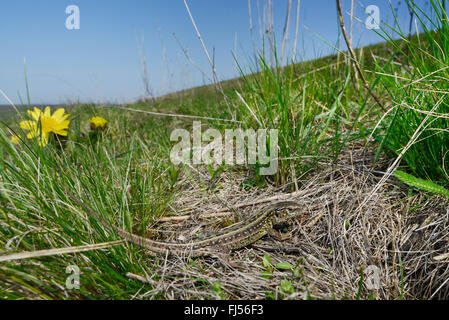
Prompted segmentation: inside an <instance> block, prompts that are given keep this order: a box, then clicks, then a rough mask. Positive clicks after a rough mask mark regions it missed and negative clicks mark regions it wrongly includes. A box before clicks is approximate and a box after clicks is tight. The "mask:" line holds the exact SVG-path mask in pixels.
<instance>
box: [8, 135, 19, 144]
mask: <svg viewBox="0 0 449 320" xmlns="http://www.w3.org/2000/svg"><path fill="white" fill-rule="evenodd" d="M10 140H11V142H12V143H13V144H19V143H20V139H19V137H18V136H16V135H12V136H11V138H10Z"/></svg>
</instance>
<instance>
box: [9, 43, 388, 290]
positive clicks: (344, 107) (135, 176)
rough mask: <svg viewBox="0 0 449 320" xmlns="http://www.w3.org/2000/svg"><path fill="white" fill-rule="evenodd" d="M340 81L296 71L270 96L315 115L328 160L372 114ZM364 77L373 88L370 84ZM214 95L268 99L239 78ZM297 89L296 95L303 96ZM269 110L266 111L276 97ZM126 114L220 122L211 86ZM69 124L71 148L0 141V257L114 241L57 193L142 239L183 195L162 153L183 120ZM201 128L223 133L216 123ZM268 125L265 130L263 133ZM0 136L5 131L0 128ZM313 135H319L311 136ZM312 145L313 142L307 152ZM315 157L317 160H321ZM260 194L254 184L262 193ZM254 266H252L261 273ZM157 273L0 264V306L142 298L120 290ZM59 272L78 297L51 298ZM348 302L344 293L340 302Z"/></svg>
mask: <svg viewBox="0 0 449 320" xmlns="http://www.w3.org/2000/svg"><path fill="white" fill-rule="evenodd" d="M363 51H364V57H371V53H374V54H375V55H377V56H382V57H384V58H386V59H388V58H389V55H390V54H391V52H390V49H389V47H388V46H386V45H384V44H381V45H375V46H371V47H368V48H364V50H363ZM364 64H365V65H364V67H365V68H366V69H371V68H372V61H371V58H367V59H366V60H365V62H364ZM348 72H349V71H348V65H347V64H346V63H345V58H344V57H343V56H342V55H338V56H332V57H326V58H322V59H318V60H316V61H311V62H307V63H303V64H298V65H295V66H291V67H288V68H287V70H286V71H285V74H287V75H288V76H286V79H287V81H286V82H288V84H289V86H288V90H285V89H282V90H283V91H281V93H282V94H285V96H288V97H292V100H291V101H290V100H289V103H288V104H287V107H288V108H289V110H290V109H291V110H292V111H293V112H294V115H296V116H298V112H299V111H300V110H301V108H303V110H304V108H305V107H307V108H308V109H309V110H311V109H312V108H313V110H314V112H315V114H314V115H315V116H320V115H321V116H323V115H324V120H320V119H317V118H314V119H312V120H311V122H310V125H312V126H317V127H319V126H320V125H323V123H324V124H326V125H327V126H326V128H325V131H324V130H323V131H319V132H318V133H319V134H320V139H321V140H323V141H327V142H329V141H330V143H328V144H327V145H326V146H329V147H328V149H326V157H327V158H329V159H332V158H336V157H337V156H338V153H339V151H340V150H341V149H343V148H346V147H347V145H345V144H343V142H346V143H351V141H353V140H355V139H360V138H361V139H362V141H363V136H364V135H363V134H362V133H361V132H360V129H361V128H365V129H364V130H368V129H369V128H372V127H373V125H374V123H375V121H376V120H377V119H378V117H379V115H380V112H379V110H377V109H376V108H372V107H371V106H372V105H373V104H372V102H370V101H368V103H366V101H365V99H364V98H363V97H364V96H365V95H364V94H363V91H362V90H361V89H360V84H359V88H357V86H356V85H353V83H352V81H349V82H348V83H346V84H345V80H346V79H347V75H348ZM254 77H255V78H257V76H254ZM368 77H369V79H370V80H373V78H372V74H371V75H369V76H368ZM250 78H251V77H250ZM251 83H252V84H254V82H251ZM223 86H224V88H225V92H226V93H227V94H228V96H229V98H230V100H231V101H232V102H233V103H235V104H236V105H238V106H239V108H242V106H241V103H239V101H238V99H237V97H236V95H235V93H234V90H235V89H237V90H239V91H240V92H241V93H242V95H243V96H244V97H245V99H249V100H251V99H254V100H251V101H252V102H253V103H254V104H258V103H259V105H263V102H266V101H264V100H263V99H264V98H265V96H264V94H265V93H267V92H268V91H270V88H271V87H268V88H265V89H263V90H267V91H263V90H262V91H261V92H259V95H257V94H255V91H253V89H251V88H249V87H248V83H246V84H245V82H244V81H242V79H235V80H231V81H225V82H224V83H223ZM342 88H344V92H343V94H341V93H342V92H341V89H342ZM305 90H306V92H307V94H306V95H304V94H303V92H304V91H305ZM261 97H262V98H261ZM272 98H273V97H269V99H272ZM257 99H261V100H257ZM267 101H268V100H267ZM269 101H271V102H273V101H274V102H273V103H277V102H276V97H275V99H274V100H269ZM284 102H285V101H284ZM365 104H366V105H365ZM333 105H336V106H337V108H336V110H337V111H335V112H334V113H331V111H332V106H333ZM361 106H365V108H364V109H365V111H364V112H363V114H360V115H359V110H360V108H361ZM130 107H133V108H136V109H146V110H152V111H160V112H169V113H179V114H190V115H205V116H210V117H216V118H226V117H228V115H227V114H226V106H225V104H224V101H223V99H222V96H221V94H220V93H219V92H217V91H216V90H215V88H214V86H205V87H200V88H194V89H190V90H185V91H183V92H179V93H175V94H170V95H167V96H165V97H162V98H159V99H157V100H156V101H155V102H149V101H147V102H145V101H143V102H139V103H136V104H135V105H132V106H130ZM243 109H244V108H242V109H239V110H240V113H238V118H239V119H241V120H242V121H244V122H245V123H246V124H247V125H248V126H249V127H252V120H251V117H249V116H248V115H247V114H245V112H244V111H242V110H243ZM71 114H72V115H71V121H72V122H71V127H70V137H69V140H70V141H69V143H68V144H67V146H66V147H65V148H64V149H61V148H59V147H57V146H54V147H53V146H49V148H46V150H42V149H41V148H39V147H37V146H35V145H31V144H29V146H25V145H24V144H23V143H22V144H21V145H20V146H18V147H17V148H14V147H13V146H12V145H10V144H9V143H8V142H7V141H8V135H7V133H6V134H4V135H2V140H3V141H0V156H1V157H2V159H3V160H2V161H1V162H0V176H1V180H0V189H1V192H0V204H1V205H0V256H1V255H4V254H8V253H13V252H21V251H33V250H41V249H47V248H61V247H68V246H80V245H85V244H91V243H101V242H107V241H111V240H115V239H116V236H114V235H113V234H111V233H110V232H108V231H105V230H104V228H102V227H101V226H100V225H98V223H96V222H94V221H91V220H90V221H88V220H87V219H86V215H85V213H83V211H82V210H81V209H80V208H77V207H76V206H74V205H73V204H72V203H71V201H70V200H69V199H68V198H67V196H66V195H65V192H64V188H66V189H72V190H73V189H75V190H76V191H78V192H80V193H82V194H84V201H85V202H86V203H88V204H89V205H91V206H92V207H93V208H95V210H97V211H98V212H99V213H100V214H101V215H103V216H104V217H105V218H106V219H108V220H109V221H111V223H117V224H119V225H120V226H123V227H125V228H127V229H129V230H131V229H132V230H133V231H134V232H137V233H139V234H142V235H150V234H149V233H148V231H145V229H146V226H147V224H148V223H151V222H152V221H154V219H155V218H157V217H160V216H163V215H167V214H170V212H171V211H172V210H171V207H170V206H169V204H170V203H171V201H172V200H173V199H174V198H177V197H180V196H182V193H183V190H182V188H183V187H185V181H186V178H185V175H186V173H185V171H184V169H183V168H177V167H174V166H173V165H172V164H171V163H170V162H169V151H170V148H171V146H172V144H171V143H170V141H169V136H170V132H171V131H172V130H173V129H174V128H182V127H186V128H189V127H190V126H191V123H192V122H191V120H184V119H180V118H166V117H159V116H151V115H143V114H141V113H132V112H127V111H123V110H118V109H113V108H102V107H101V106H82V107H79V108H76V107H75V108H74V109H72V110H71ZM93 115H100V116H102V117H104V118H106V119H107V120H108V121H109V123H108V128H107V130H106V131H104V132H102V133H100V134H99V135H94V134H92V133H90V131H89V129H88V124H87V119H88V118H89V117H91V116H93ZM289 116H290V115H289ZM298 117H299V116H298ZM295 119H296V118H295ZM298 119H299V118H298ZM328 119H330V120H328ZM356 119H357V124H356V125H355V126H354V125H353V124H354V120H356ZM203 123H204V124H205V125H210V126H214V127H218V128H221V129H223V128H224V126H222V124H220V123H217V122H206V121H203ZM9 124H10V126H11V128H13V129H15V128H17V122H15V119H11V120H10V121H9ZM273 125H274V126H275V125H276V123H275V122H273ZM362 125H363V126H362ZM5 131H6V132H8V129H6V130H5ZM292 132H296V131H292ZM322 132H324V135H321V133H322ZM315 139H316V136H315ZM316 140H317V139H316ZM316 145H317V146H318V145H320V146H321V142H320V141H317V143H316ZM288 152H292V151H291V150H289V151H288ZM310 152H311V154H312V156H313V157H315V156H316V154H317V153H314V152H316V150H310ZM319 152H324V151H322V149H320V150H319ZM289 154H291V153H289ZM295 155H296V153H295ZM303 164H304V163H303V162H298V163H294V165H295V168H296V170H297V171H296V170H291V167H290V165H288V166H286V167H285V168H282V170H284V171H282V175H281V176H279V178H278V180H276V181H275V182H277V184H278V185H279V184H285V183H288V182H289V181H291V179H292V173H293V171H295V173H298V174H302V173H303V172H302V171H300V169H301V167H302V166H303ZM312 165H316V163H314V164H312ZM229 170H231V168H229ZM272 182H273V181H272V180H268V183H272ZM265 183H266V182H265V181H262V186H263V185H264V184H265ZM258 263H260V264H261V265H262V263H263V262H262V261H259V262H258ZM163 264H164V259H162V258H152V257H149V256H148V255H147V254H146V253H145V252H144V251H143V250H141V249H139V248H137V247H135V246H133V245H126V246H117V247H113V248H110V249H106V250H98V251H90V252H85V253H80V254H69V255H61V256H52V257H43V258H37V259H30V260H25V261H19V262H7V263H1V264H0V275H1V276H0V298H3V299H17V298H44V299H45V298H65V297H69V298H114V299H123V298H131V297H133V295H134V294H135V293H136V292H138V291H139V290H141V289H142V283H140V282H139V281H134V280H131V281H130V279H129V278H127V277H126V276H125V275H126V273H127V272H131V273H134V274H139V275H144V274H147V275H150V276H152V280H153V281H154V282H153V283H152V284H147V285H146V287H145V289H148V290H149V288H154V287H157V282H158V281H159V280H160V277H161V275H160V273H158V270H160V269H161V267H162V265H163ZM69 265H77V266H78V267H79V268H80V269H81V287H80V289H79V290H72V291H67V290H63V289H61V288H63V287H64V286H65V282H66V278H67V276H68V274H67V273H66V267H67V266H69ZM189 265H190V266H198V265H199V266H200V269H201V270H202V268H204V273H205V274H207V272H208V268H209V267H210V265H207V264H204V261H203V260H202V259H197V260H195V261H190V262H188V263H187V266H189ZM180 277H182V275H180ZM190 281H192V282H193V283H194V287H195V289H196V290H199V291H204V292H210V297H221V294H222V291H220V288H219V286H214V285H213V284H211V283H210V281H206V280H204V279H201V278H200V279H197V278H196V279H193V278H192V279H190ZM151 292H152V294H151V295H150V296H151V298H170V296H167V294H166V292H164V290H162V289H161V290H160V291H156V292H154V291H151ZM356 294H357V293H356V292H352V293H351V292H350V293H348V295H349V296H351V297H354V296H355V295H356ZM267 296H271V295H270V294H267ZM192 297H195V295H192ZM223 297H226V296H225V295H224V296H223Z"/></svg>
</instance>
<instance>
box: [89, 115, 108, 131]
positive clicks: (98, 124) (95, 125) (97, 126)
mask: <svg viewBox="0 0 449 320" xmlns="http://www.w3.org/2000/svg"><path fill="white" fill-rule="evenodd" d="M89 122H90V128H91V129H92V130H104V128H106V124H107V123H108V122H107V121H106V120H105V119H103V118H102V117H93V118H92V119H90V120H89Z"/></svg>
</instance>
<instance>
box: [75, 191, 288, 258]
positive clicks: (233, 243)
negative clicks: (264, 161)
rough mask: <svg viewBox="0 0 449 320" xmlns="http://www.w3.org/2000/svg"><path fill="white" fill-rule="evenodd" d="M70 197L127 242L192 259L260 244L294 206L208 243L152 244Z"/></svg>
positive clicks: (257, 216) (269, 210) (273, 211)
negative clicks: (106, 219) (286, 211)
mask: <svg viewBox="0 0 449 320" xmlns="http://www.w3.org/2000/svg"><path fill="white" fill-rule="evenodd" d="M67 194H68V196H69V197H70V198H71V199H72V200H73V201H74V202H76V203H77V204H78V205H80V206H82V207H83V208H84V209H86V211H87V213H88V214H89V215H90V216H91V217H92V218H93V219H95V220H97V221H99V222H100V223H101V224H102V225H103V226H104V227H106V228H108V229H112V230H114V231H115V232H116V233H117V234H118V235H119V236H120V237H122V238H123V239H125V240H127V241H129V242H132V243H134V244H136V245H138V246H140V247H143V248H146V249H148V250H149V251H150V252H152V253H154V254H163V255H167V254H168V255H185V256H189V257H198V256H207V255H216V254H219V253H220V252H226V251H230V250H236V249H240V248H243V247H245V246H248V245H249V244H252V243H254V242H256V241H257V240H259V239H260V238H262V237H263V236H265V235H266V234H267V233H268V232H269V231H270V230H271V228H272V227H273V223H274V222H275V221H276V223H279V217H276V213H277V209H278V208H280V207H282V206H283V205H289V204H292V203H293V202H281V203H277V204H274V205H272V206H270V207H268V208H266V209H264V210H263V211H261V212H260V213H258V214H255V215H253V216H252V217H250V218H249V219H247V220H244V221H241V222H238V223H236V224H234V225H232V226H230V227H229V228H226V229H224V230H222V231H221V232H218V233H216V234H213V235H210V236H208V237H206V238H204V239H199V240H196V241H192V242H187V243H178V242H163V241H156V240H151V239H148V238H144V237H141V236H138V235H135V234H133V233H130V232H127V231H125V230H123V229H121V228H119V227H117V226H114V225H112V226H111V225H110V224H109V223H107V222H106V221H105V220H104V219H103V218H102V217H100V216H99V215H98V214H97V213H95V212H94V211H93V210H92V209H91V208H90V207H89V206H87V205H86V204H84V203H83V202H82V201H81V200H79V199H78V198H77V197H76V196H75V195H73V194H72V193H70V192H67Z"/></svg>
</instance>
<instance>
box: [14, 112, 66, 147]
mask: <svg viewBox="0 0 449 320" xmlns="http://www.w3.org/2000/svg"><path fill="white" fill-rule="evenodd" d="M27 112H28V114H29V115H30V117H31V119H32V120H25V121H22V122H20V127H21V128H22V129H24V130H27V131H29V132H28V134H27V138H28V139H33V138H35V137H38V140H39V145H41V146H45V145H47V143H48V139H49V137H50V134H51V133H54V134H58V135H60V136H67V129H68V128H69V124H70V121H69V120H67V118H68V117H69V115H70V114H68V113H67V114H65V110H64V109H63V108H59V109H57V110H56V111H55V112H54V113H53V114H51V110H50V107H46V108H45V110H44V112H42V110H40V109H38V108H36V107H35V108H34V110H33V111H31V110H28V111H27Z"/></svg>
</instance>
